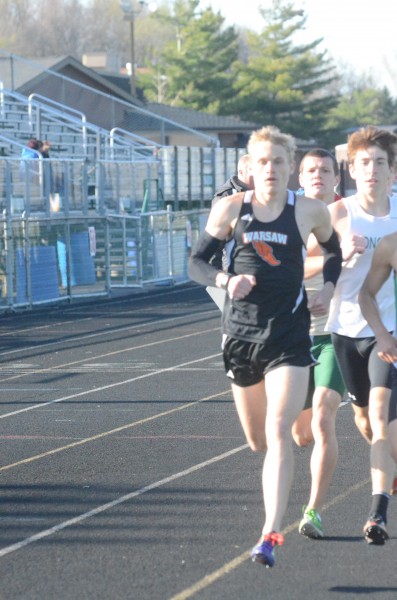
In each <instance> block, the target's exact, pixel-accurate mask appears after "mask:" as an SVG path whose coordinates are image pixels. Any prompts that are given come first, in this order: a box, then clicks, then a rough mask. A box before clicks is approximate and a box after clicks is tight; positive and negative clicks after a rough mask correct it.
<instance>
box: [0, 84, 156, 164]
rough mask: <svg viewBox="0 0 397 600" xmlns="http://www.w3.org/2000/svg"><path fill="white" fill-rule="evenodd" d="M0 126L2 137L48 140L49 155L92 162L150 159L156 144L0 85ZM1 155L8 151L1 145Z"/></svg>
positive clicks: (41, 98)
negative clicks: (92, 121) (95, 123)
mask: <svg viewBox="0 0 397 600" xmlns="http://www.w3.org/2000/svg"><path fill="white" fill-rule="evenodd" d="M0 127H1V130H2V132H3V134H4V135H5V136H7V137H8V138H10V139H14V140H15V141H16V142H18V143H20V144H25V143H26V141H27V140H28V139H29V138H32V137H36V138H41V139H49V140H50V141H51V143H52V153H53V154H54V155H56V156H57V157H63V158H82V159H85V160H89V161H95V160H109V159H111V160H145V161H147V160H150V158H151V157H152V156H153V154H154V153H155V151H156V149H157V148H159V147H160V145H159V144H156V143H155V142H153V141H151V140H147V139H145V138H143V137H141V136H134V134H132V133H130V132H125V133H128V136H126V135H125V133H124V132H123V131H122V130H120V131H119V132H116V131H113V132H110V131H107V130H105V129H102V128H101V127H98V126H96V125H93V124H92V123H89V122H87V119H86V116H85V115H84V114H83V113H81V112H79V111H76V110H74V109H73V108H71V107H68V106H65V105H63V104H60V103H59V102H55V101H53V100H51V99H49V98H45V97H44V96H40V95H39V94H31V95H30V96H29V97H28V98H27V97H26V96H23V95H21V94H19V93H17V92H14V91H11V90H8V89H6V88H5V87H4V85H3V84H2V83H1V82H0ZM0 151H1V154H2V155H3V156H7V155H9V153H10V152H11V153H12V149H11V148H10V147H7V145H4V143H2V145H1V150H0Z"/></svg>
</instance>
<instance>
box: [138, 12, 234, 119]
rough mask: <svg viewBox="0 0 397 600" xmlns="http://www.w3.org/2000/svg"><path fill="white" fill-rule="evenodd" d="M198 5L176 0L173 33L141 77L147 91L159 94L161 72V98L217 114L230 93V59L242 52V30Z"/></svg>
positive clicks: (151, 94)
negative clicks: (239, 48)
mask: <svg viewBox="0 0 397 600" xmlns="http://www.w3.org/2000/svg"><path fill="white" fill-rule="evenodd" d="M198 5H199V0H176V2H175V5H174V14H173V15H172V16H171V17H169V21H170V23H172V25H173V26H174V28H175V39H174V40H173V41H172V42H171V43H168V44H167V45H166V46H165V48H164V52H163V55H162V56H161V58H160V59H159V61H158V64H157V65H156V66H155V67H152V68H149V70H148V74H146V76H145V77H144V78H141V79H140V80H139V81H140V83H141V84H143V85H144V86H145V94H146V96H147V97H148V98H153V97H155V96H156V95H157V96H158V82H159V81H160V79H159V78H163V79H164V78H166V79H165V81H166V84H165V85H164V93H163V99H162V101H163V102H165V103H167V104H171V105H173V106H181V107H188V108H192V109H195V110H203V111H206V112H209V113H214V114H218V113H219V112H220V110H221V107H222V105H223V103H224V102H225V100H226V99H227V98H229V97H230V95H231V94H232V79H231V65H232V64H233V62H234V61H235V60H236V59H237V56H238V35H237V33H236V31H235V30H234V28H232V27H229V28H226V29H223V28H222V27H223V23H224V18H223V17H222V16H221V15H220V14H219V13H218V14H215V13H214V12H213V11H212V9H210V8H207V9H205V10H204V11H202V12H200V13H198V12H197V8H198ZM154 82H157V88H156V85H154ZM149 86H151V88H152V91H151V92H150V87H149Z"/></svg>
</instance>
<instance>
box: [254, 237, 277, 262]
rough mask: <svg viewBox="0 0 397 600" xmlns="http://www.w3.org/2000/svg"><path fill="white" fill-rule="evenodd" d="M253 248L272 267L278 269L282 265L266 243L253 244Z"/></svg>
mask: <svg viewBox="0 0 397 600" xmlns="http://www.w3.org/2000/svg"><path fill="white" fill-rule="evenodd" d="M252 245H253V247H254V248H255V251H256V253H257V254H258V256H260V257H261V258H262V260H264V261H265V262H267V263H268V264H269V265H270V266H272V267H277V266H278V265H280V264H281V261H279V260H278V259H277V258H276V257H275V256H274V254H273V248H272V247H271V246H269V244H267V243H266V242H252Z"/></svg>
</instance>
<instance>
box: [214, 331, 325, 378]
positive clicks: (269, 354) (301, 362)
mask: <svg viewBox="0 0 397 600" xmlns="http://www.w3.org/2000/svg"><path fill="white" fill-rule="evenodd" d="M281 342H282V341H281V340H280V344H279V345H278V344H275V343H274V342H273V343H271V344H269V343H267V344H259V343H255V342H244V341H242V340H236V339H234V338H231V337H227V338H226V341H225V343H224V346H223V361H224V364H225V370H226V375H227V376H228V377H229V379H230V380H231V381H232V382H233V383H234V384H236V385H238V386H239V387H249V386H250V385H255V384H257V383H259V382H260V381H262V380H263V379H264V376H265V375H266V373H269V371H272V370H273V369H277V368H278V367H285V366H290V367H310V366H311V365H314V364H316V360H315V359H314V358H313V356H312V354H311V351H310V348H311V340H310V337H309V336H307V338H306V340H303V341H301V342H300V343H299V344H297V345H295V346H292V347H289V346H287V344H286V343H285V341H284V343H282V344H281Z"/></svg>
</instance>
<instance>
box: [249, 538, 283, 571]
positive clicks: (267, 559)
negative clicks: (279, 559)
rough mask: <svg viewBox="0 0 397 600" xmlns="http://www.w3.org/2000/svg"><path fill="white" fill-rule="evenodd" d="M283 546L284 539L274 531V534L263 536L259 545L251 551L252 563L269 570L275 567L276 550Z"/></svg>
mask: <svg viewBox="0 0 397 600" xmlns="http://www.w3.org/2000/svg"><path fill="white" fill-rule="evenodd" d="M283 544H284V537H283V536H282V535H281V533H276V532H275V531H272V533H267V534H266V535H263V536H262V537H261V538H260V539H259V542H258V543H257V545H256V546H254V548H252V550H251V558H252V561H253V562H258V563H260V564H261V565H265V566H266V567H267V568H268V567H273V566H274V563H275V558H274V548H275V546H282V545H283Z"/></svg>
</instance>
